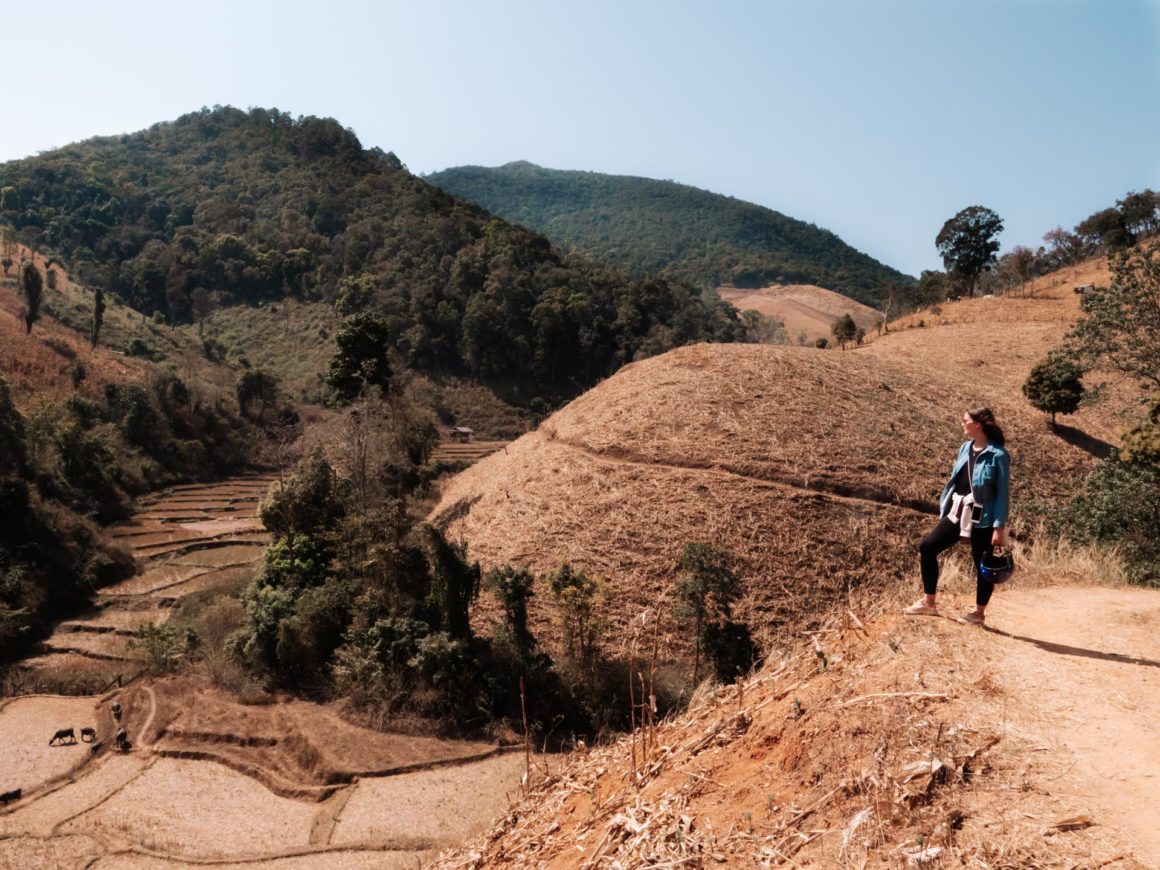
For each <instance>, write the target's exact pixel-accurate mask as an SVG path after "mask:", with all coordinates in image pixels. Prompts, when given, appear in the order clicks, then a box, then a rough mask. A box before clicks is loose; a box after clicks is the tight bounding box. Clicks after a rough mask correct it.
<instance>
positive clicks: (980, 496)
mask: <svg viewBox="0 0 1160 870" xmlns="http://www.w3.org/2000/svg"><path fill="white" fill-rule="evenodd" d="M973 443H974V442H972V441H967V442H965V443H964V444H963V446H962V447H960V448H959V455H958V457H957V458H956V459H955V464H954V467H953V468H952V469H951V477H950V480H948V481H947V485H946V486H944V487H943V491H942V496H941V497H940V498H939V516H942V517H945V516H946V515H947V511H949V510H950V508H951V495H952V494H953V493H954V491H955V476H956V475H957V474H958V473H959V469H961V468H962V467H963V466H964V465H965V464H966V462H967V457H968V456H969V455H970V453H971V444H973ZM971 484H972V486H973V487H974V492H975V501H976V502H977V503H978V504H981V505H982V506H983V516H982V518H981V519H980V520H979V521H978V522H977V523H975V525H976V526H977V527H978V528H988V527H993V528H996V529H998V528H1002V527H1003V526H1005V525H1007V511H1008V508H1009V507H1010V493H1009V489H1010V484H1011V457H1010V455H1009V454H1008V453H1007V451H1006V450H1004V449H1003V448H1002V447H1000V446H999V445H998V444H988V445H987V446H986V447H985V448H983V451H982V452H981V453H979V454H978V455H977V456H976V457H975V473H974V475H972V477H971Z"/></svg>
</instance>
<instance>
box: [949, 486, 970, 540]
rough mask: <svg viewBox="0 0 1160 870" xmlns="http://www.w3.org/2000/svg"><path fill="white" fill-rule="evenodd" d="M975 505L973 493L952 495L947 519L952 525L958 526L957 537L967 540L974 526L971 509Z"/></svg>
mask: <svg viewBox="0 0 1160 870" xmlns="http://www.w3.org/2000/svg"><path fill="white" fill-rule="evenodd" d="M974 504H975V497H974V494H973V493H969V492H964V493H963V494H961V495H960V494H959V493H957V492H956V493H953V494H952V495H951V509H950V510H949V511H948V512H947V519H948V520H950V521H951V522H952V523H958V524H959V537H960V538H969V537H970V536H971V528H972V527H973V526H974V525H975V520H974V518H973V517H972V516H971V513H972V511H971V508H972V507H973V506H974Z"/></svg>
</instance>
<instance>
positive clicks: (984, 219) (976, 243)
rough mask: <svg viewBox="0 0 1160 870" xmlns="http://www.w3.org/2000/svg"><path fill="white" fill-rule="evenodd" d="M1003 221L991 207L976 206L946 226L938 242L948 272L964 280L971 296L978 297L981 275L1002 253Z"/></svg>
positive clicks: (940, 232) (966, 209)
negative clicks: (977, 287) (1000, 238)
mask: <svg viewBox="0 0 1160 870" xmlns="http://www.w3.org/2000/svg"><path fill="white" fill-rule="evenodd" d="M1001 232H1003V219H1002V218H1001V217H999V215H997V214H995V212H993V211H991V210H990V209H989V208H984V207H983V206H981V205H972V206H970V207H968V208H964V209H963V210H962V211H960V212H959V213H958V214H956V215H955V216H954V217H953V218H951V219H950V220H948V221H947V222H946V223H945V224H943V226H942V229H941V230H939V234H938V235H937V236H936V237H935V240H934V243H935V246H936V247H937V248H938V252H939V253H940V254H941V255H942V259H943V265H944V266H945V267H946V270H947V272H949V273H951V274H952V275H955V276H957V277H959V278H961V279H962V281H963V283H964V284H965V285H966V288H967V296H974V295H975V287H976V286H977V284H978V282H979V276H980V275H982V274H983V272H984V271H986V270H987V269H989V268H990V267H991V264H992V263H993V262H994V261H995V255H996V254H997V253H998V252H999V240H998V238H997V236H998V235H999V233H1001Z"/></svg>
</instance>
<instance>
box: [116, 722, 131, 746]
mask: <svg viewBox="0 0 1160 870" xmlns="http://www.w3.org/2000/svg"><path fill="white" fill-rule="evenodd" d="M117 748H118V749H119V750H121V751H122V752H128V751H129V733H128V732H127V731H126V730H125V726H124V725H122V726H121V727H120V728H118V729H117Z"/></svg>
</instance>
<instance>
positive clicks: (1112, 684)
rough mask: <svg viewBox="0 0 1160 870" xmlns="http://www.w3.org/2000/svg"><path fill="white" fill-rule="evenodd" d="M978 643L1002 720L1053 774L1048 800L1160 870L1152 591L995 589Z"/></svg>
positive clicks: (1158, 690)
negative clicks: (1080, 814)
mask: <svg viewBox="0 0 1160 870" xmlns="http://www.w3.org/2000/svg"><path fill="white" fill-rule="evenodd" d="M979 640H980V641H981V643H980V644H979V653H980V657H981V658H983V659H984V661H980V662H978V664H979V666H980V667H981V668H984V669H985V668H987V667H990V668H993V670H992V674H993V676H994V677H995V678H997V680H998V681H999V682H1000V683H1001V684H1002V685H1003V686H1004V688H1006V690H1007V694H1008V697H1010V698H1011V699H1012V701H1011V703H1010V705H1009V706H1008V707H1007V715H1009V716H1010V723H1014V724H1017V725H1018V727H1019V728H1021V729H1022V730H1023V731H1025V733H1027V734H1029V735H1035V736H1037V737H1038V739H1039V741H1040V743H1041V744H1042V750H1043V751H1046V752H1049V753H1052V755H1053V757H1054V760H1055V762H1056V763H1057V764H1058V766H1059V771H1058V775H1057V778H1056V779H1055V781H1054V787H1053V788H1052V791H1053V793H1055V794H1057V795H1060V796H1064V797H1066V798H1068V799H1069V800H1070V801H1071V802H1072V803H1073V804H1074V805H1076V806H1077V807H1081V808H1083V809H1084V810H1085V811H1086V813H1087V814H1088V815H1090V816H1091V817H1092V819H1093V820H1094V822H1095V823H1096V824H1101V825H1107V826H1109V827H1111V828H1114V829H1116V830H1119V831H1120V832H1122V833H1123V834H1124V836H1125V839H1126V840H1127V841H1128V842H1129V843H1131V844H1132V845H1133V846H1134V847H1135V849H1136V851H1137V855H1138V857H1139V858H1141V859H1144V860H1148V861H1150V862H1152V863H1154V864H1155V865H1156V866H1158V867H1160V826H1157V824H1156V807H1157V806H1158V805H1160V739H1158V737H1157V723H1158V722H1160V592H1157V591H1154V590H1148V589H1138V588H1109V587H1070V586H1059V587H1051V586H1049V587H1041V588H1036V589H1012V590H1009V591H1008V590H1003V591H1002V592H1001V594H998V595H996V597H995V599H993V602H992V605H991V607H990V608H989V610H988V626H987V628H986V630H985V634H981V635H980V637H979Z"/></svg>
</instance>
